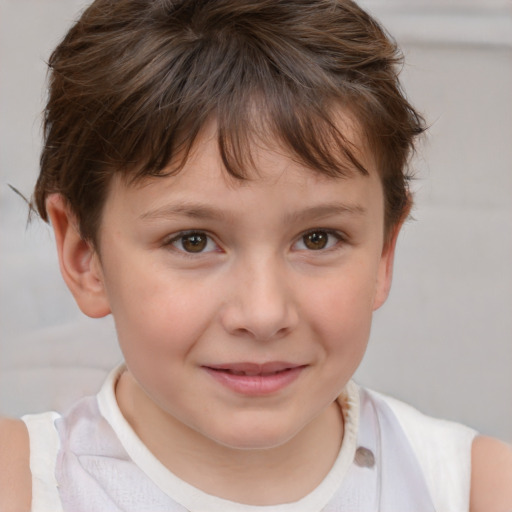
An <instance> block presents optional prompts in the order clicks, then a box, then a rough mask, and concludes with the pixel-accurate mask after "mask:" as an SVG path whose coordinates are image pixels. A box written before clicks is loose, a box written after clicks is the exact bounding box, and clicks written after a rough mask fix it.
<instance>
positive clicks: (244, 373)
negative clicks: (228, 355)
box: [203, 361, 307, 396]
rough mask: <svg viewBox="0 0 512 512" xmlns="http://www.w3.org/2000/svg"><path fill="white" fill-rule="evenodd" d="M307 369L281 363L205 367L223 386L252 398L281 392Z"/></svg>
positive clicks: (230, 364)
mask: <svg viewBox="0 0 512 512" xmlns="http://www.w3.org/2000/svg"><path fill="white" fill-rule="evenodd" d="M306 367H307V365H298V364H293V363H287V362H281V361H276V362H270V363H264V364H257V363H229V364H220V365H209V366H203V368H204V369H205V370H206V371H207V373H209V374H210V375H211V376H212V377H213V378H214V379H215V380H216V381H217V382H219V383H220V384H222V385H223V386H225V387H227V388H229V389H230V390H232V391H235V392H236V393H238V394H243V395H252V396H260V395H267V394H272V393H277V392H278V391H281V390H282V389H284V388H286V387H287V386H288V385H290V384H291V383H292V382H293V381H295V380H296V379H297V378H298V377H299V375H300V374H301V373H302V372H303V370H304V369H305V368H306Z"/></svg>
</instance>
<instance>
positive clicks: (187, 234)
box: [164, 230, 219, 257]
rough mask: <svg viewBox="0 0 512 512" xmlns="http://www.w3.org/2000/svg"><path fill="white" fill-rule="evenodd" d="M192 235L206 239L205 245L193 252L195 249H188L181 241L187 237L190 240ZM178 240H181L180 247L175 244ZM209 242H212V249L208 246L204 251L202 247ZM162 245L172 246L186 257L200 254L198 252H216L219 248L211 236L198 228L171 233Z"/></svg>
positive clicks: (205, 246) (206, 245) (209, 243)
mask: <svg viewBox="0 0 512 512" xmlns="http://www.w3.org/2000/svg"><path fill="white" fill-rule="evenodd" d="M193 236H196V237H204V238H205V239H206V240H205V245H204V246H203V247H200V249H201V250H199V251H197V252H195V251H188V250H186V249H185V247H184V246H183V243H184V241H185V239H187V238H188V239H189V240H190V239H191V238H192V237H193ZM179 242H181V247H178V246H177V244H178V243H179ZM211 244H213V245H214V246H215V247H214V248H213V249H211V248H210V250H208V251H205V250H204V249H205V248H207V247H208V246H209V245H211ZM164 246H166V247H172V248H173V249H175V250H176V251H177V252H179V253H180V254H182V255H184V256H187V257H193V256H196V255H200V254H207V253H210V252H216V250H218V249H219V246H218V244H217V243H216V242H215V241H214V240H213V238H212V237H211V236H210V235H209V234H208V233H206V232H205V231H200V230H191V231H181V232H180V233H177V234H175V235H172V237H171V238H169V239H168V240H166V241H165V243H164Z"/></svg>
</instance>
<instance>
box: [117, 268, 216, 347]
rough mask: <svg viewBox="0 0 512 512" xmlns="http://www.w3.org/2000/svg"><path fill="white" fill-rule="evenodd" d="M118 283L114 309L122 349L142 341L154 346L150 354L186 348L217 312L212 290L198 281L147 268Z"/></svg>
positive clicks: (145, 344)
mask: <svg viewBox="0 0 512 512" xmlns="http://www.w3.org/2000/svg"><path fill="white" fill-rule="evenodd" d="M115 282H116V285H114V286H112V287H110V298H111V308H112V313H113V316H114V319H115V322H116V327H117V331H118V336H119V342H120V344H121V347H122V348H123V350H124V349H127V350H129V349H132V348H134V347H135V348H137V347H138V346H140V344H141V343H143V344H144V347H145V350H146V349H147V348H148V347H150V346H151V348H152V351H151V352H150V353H148V355H149V357H152V356H154V354H155V353H156V352H158V353H160V354H162V355H164V353H174V352H177V351H181V350H186V349H187V348H189V347H188V346H189V345H191V344H193V343H194V341H195V340H196V339H197V338H199V337H200V335H201V333H202V332H203V330H204V328H205V326H206V325H207V324H208V323H209V322H210V321H211V318H212V316H213V315H214V307H213V306H214V301H213V300H212V298H211V296H210V293H211V292H209V291H208V287H206V286H205V285H202V284H198V283H197V282H191V281H186V280H183V279H180V278H179V277H176V276H168V275H163V274H158V273H156V274H152V273H151V272H145V271H143V272H139V273H138V274H137V273H133V272H132V274H131V275H130V277H129V278H127V279H123V280H121V279H116V280H115ZM185 345H187V347H185ZM148 352H149V351H148Z"/></svg>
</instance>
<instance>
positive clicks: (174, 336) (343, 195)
mask: <svg viewBox="0 0 512 512" xmlns="http://www.w3.org/2000/svg"><path fill="white" fill-rule="evenodd" d="M348 135H350V134H348ZM254 156H255V161H256V164H257V167H258V170H259V172H260V174H261V177H257V178H256V177H254V180H252V181H246V182H240V181H236V180H233V179H231V178H228V177H227V175H226V172H225V171H224V170H223V169H222V164H221V161H220V157H219V153H218V150H217V145H216V139H215V137H214V133H213V130H210V131H206V132H205V135H204V136H203V137H202V138H201V140H200V141H199V142H198V143H197V145H196V150H195V152H194V153H193V155H192V156H191V157H190V159H189V160H188V161H187V163H186V165H185V167H184V169H183V170H182V171H181V172H180V173H179V174H178V175H176V176H171V177H163V178H157V179H151V180H148V181H146V182H145V183H144V184H143V185H138V186H133V185H126V184H125V183H124V182H123V181H122V180H120V179H115V180H114V182H113V184H112V188H111V191H110V194H109V198H108V200H107V203H106V206H105V209H104V214H103V219H102V226H101V230H100V238H99V240H100V249H101V250H100V252H101V261H99V260H97V266H96V271H97V272H98V276H99V278H100V280H101V281H102V282H103V285H104V290H105V296H106V298H107V301H108V305H109V308H110V310H111V312H112V314H113V316H114V318H115V322H116V326H117V330H118V336H119V341H120V344H121V347H122V350H123V352H124V355H125V358H126V362H127V366H128V369H129V371H130V373H131V376H132V377H133V379H134V381H135V382H136V383H137V385H138V386H140V387H141V388H142V389H143V390H144V391H145V394H144V396H145V397H146V398H147V400H148V401H150V402H151V403H152V404H153V405H156V406H157V407H158V408H159V409H160V410H163V411H165V412H166V413H168V414H169V415H171V416H170V417H169V420H172V421H171V423H172V422H175V421H176V419H177V420H178V422H179V423H180V424H181V425H185V426H186V427H190V428H191V429H193V431H195V432H198V433H199V434H200V435H202V436H205V437H206V438H208V439H211V440H214V441H215V442H217V443H220V444H222V445H227V446H230V447H236V448H268V447H271V446H276V445H279V444H282V443H284V442H286V441H287V440H289V439H291V438H293V436H294V435H295V434H297V433H298V432H300V431H301V430H302V429H303V428H304V427H305V426H306V425H307V424H308V423H309V422H311V421H312V419H313V418H315V417H317V416H318V415H319V414H320V413H321V412H322V411H324V410H326V408H327V407H328V406H329V405H330V404H331V403H332V402H333V401H334V400H335V398H336V397H337V395H338V394H339V393H340V391H341V390H342V388H343V387H344V386H345V384H346V383H347V381H348V380H349V379H350V378H351V377H352V375H353V373H354V371H355V370H356V368H357V366H358V365H359V363H360V361H361V358H362V357H363V354H364V352H365V348H366V344H367V340H368V337H369V331H370V323H371V318H372V312H373V311H374V310H375V309H376V308H378V307H379V306H380V305H381V304H382V303H383V301H384V300H385V298H386V295H387V291H388V286H389V281H390V277H391V276H390V274H391V262H392V256H393V254H392V252H393V250H392V246H393V244H391V245H390V249H386V250H383V240H384V232H383V226H384V218H383V212H384V198H383V191H382V186H381V183H380V180H379V177H378V175H377V172H376V170H375V169H374V168H373V164H372V163H371V162H370V161H368V159H365V158H364V156H363V157H362V160H363V162H364V163H365V164H366V165H367V166H368V168H369V170H370V175H369V176H363V175H361V174H360V173H358V172H354V174H353V175H352V176H350V177H347V178H344V179H334V178H328V177H323V176H318V175H315V174H313V173H312V172H311V171H309V170H307V169H305V168H303V167H302V166H301V165H299V164H297V163H296V162H294V161H293V160H292V159H290V158H289V157H288V156H287V155H286V154H284V153H283V152H278V151H272V150H270V149H267V148H263V147H259V148H255V149H254ZM359 156H361V155H359ZM93 267H94V265H93ZM165 416H166V415H164V417H165Z"/></svg>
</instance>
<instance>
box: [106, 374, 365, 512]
mask: <svg viewBox="0 0 512 512" xmlns="http://www.w3.org/2000/svg"><path fill="white" fill-rule="evenodd" d="M125 369H126V368H125V366H124V364H122V365H120V366H118V367H117V368H115V369H114V370H113V371H112V372H111V373H110V374H109V376H108V378H107V380H106V381H105V383H104V384H103V387H102V388H101V390H100V392H99V393H98V395H97V399H98V406H99V410H100V412H101V414H102V416H103V417H104V418H105V419H106V420H107V422H108V423H109V424H110V426H111V427H112V429H113V430H114V432H115V433H116V435H117V437H118V438H119V441H120V442H121V444H122V446H123V448H124V449H125V450H126V452H127V454H128V455H129V456H130V458H131V459H132V461H133V462H134V463H135V464H136V465H137V466H138V467H139V469H140V470H141V471H142V472H144V473H145V474H146V476H147V477H148V478H149V479H150V480H152V481H153V482H154V483H155V485H157V486H158V487H159V488H160V489H161V491H162V492H164V493H165V494H166V495H167V496H169V497H170V498H171V499H173V500H174V501H176V502H177V503H179V504H180V505H182V506H183V507H185V509H187V510H188V511H190V512H195V511H198V512H199V511H204V510H208V511H211V512H266V511H268V512H270V511H271V512H312V511H319V510H322V508H323V507H325V506H326V505H327V504H328V503H329V501H330V499H331V498H332V497H333V495H334V494H335V492H336V491H337V490H338V488H339V487H340V485H341V482H342V481H343V479H344V477H345V475H346V474H347V472H348V470H349V468H350V465H351V464H352V462H353V460H354V455H355V451H356V445H357V433H358V429H359V407H360V406H359V390H358V386H357V385H356V384H355V383H354V382H353V381H350V382H348V383H347V385H346V387H345V389H344V391H343V392H342V394H341V395H340V396H339V397H338V399H337V401H338V404H339V405H340V407H341V411H342V414H343V419H344V434H343V440H342V443H341V448H340V451H339V453H338V456H337V458H336V460H335V462H334V464H333V466H332V468H331V470H330V471H329V473H328V474H327V475H326V477H325V478H324V479H323V480H322V482H321V483H320V484H319V485H318V486H317V487H316V488H315V489H314V490H313V491H311V492H310V493H309V494H307V495H306V496H304V497H303V498H301V499H300V500H298V501H295V502H293V503H284V504H279V505H268V506H258V505H246V504H242V503H236V502H233V501H230V500H226V499H223V498H219V497H217V496H213V495H211V494H207V493H205V492H203V491H201V490H200V489H198V488H196V487H194V486H192V485H190V484H189V483H187V482H185V481H184V480H181V479H180V478H178V477H177V476H176V475H174V474H173V473H172V472H171V471H169V470H168V469H167V468H166V467H165V466H164V465H163V464H162V463H161V462H160V461H159V460H158V459H157V458H156V457H155V456H154V455H153V454H152V453H151V452H150V451H149V449H148V448H147V447H146V445H145V444H144V443H143V442H142V440H141V439H140V438H139V437H138V436H137V434H136V433H135V432H134V430H133V429H132V428H131V426H130V425H129V423H128V422H127V421H126V419H125V418H124V416H123V415H122V413H121V410H120V409H119V406H118V404H117V400H116V397H115V386H116V383H117V381H118V379H119V377H120V376H121V374H122V373H123V372H124V371H125Z"/></svg>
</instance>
